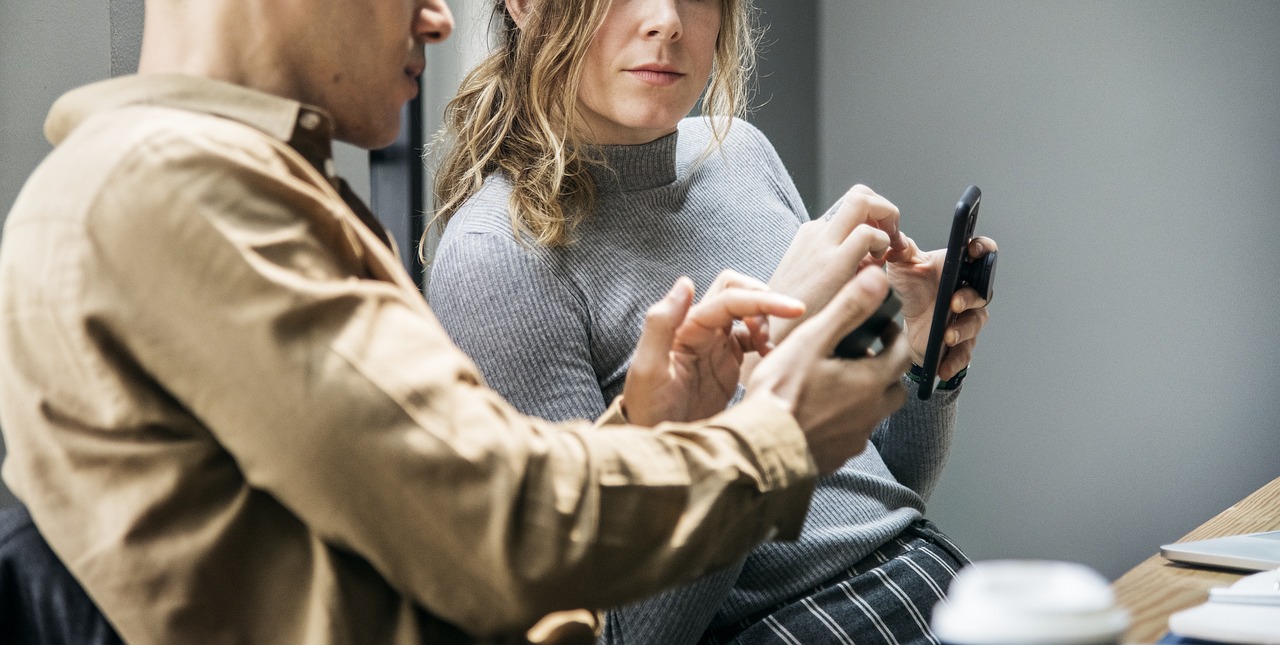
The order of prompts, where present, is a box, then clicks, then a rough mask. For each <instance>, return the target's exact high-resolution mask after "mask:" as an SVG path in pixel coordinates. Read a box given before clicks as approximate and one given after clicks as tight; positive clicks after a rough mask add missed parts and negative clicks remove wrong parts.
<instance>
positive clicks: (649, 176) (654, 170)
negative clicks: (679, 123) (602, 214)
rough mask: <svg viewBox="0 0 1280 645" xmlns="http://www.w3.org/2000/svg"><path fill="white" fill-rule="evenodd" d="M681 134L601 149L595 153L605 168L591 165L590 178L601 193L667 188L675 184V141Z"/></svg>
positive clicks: (601, 147)
mask: <svg viewBox="0 0 1280 645" xmlns="http://www.w3.org/2000/svg"><path fill="white" fill-rule="evenodd" d="M679 134H680V133H679V132H678V131H677V132H672V133H671V134H668V135H667V136H665V137H662V138H661V139H657V140H654V141H650V142H649V143H642V144H639V145H634V146H598V147H596V148H595V150H594V152H595V153H596V154H597V155H599V157H598V158H599V159H600V160H602V161H604V162H605V167H601V166H596V165H592V166H591V176H592V178H594V179H595V180H596V189H597V190H599V191H600V193H602V194H603V193H625V192H633V191H638V190H647V189H650V188H657V187H659V186H666V185H667V184H670V183H672V182H674V181H675V180H676V177H677V173H676V171H677V169H676V140H677V138H678V136H679Z"/></svg>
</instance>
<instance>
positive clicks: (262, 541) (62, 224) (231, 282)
mask: <svg viewBox="0 0 1280 645" xmlns="http://www.w3.org/2000/svg"><path fill="white" fill-rule="evenodd" d="M331 130H332V124H331V120H330V119H329V117H328V116H327V115H326V114H325V113H324V112H322V111H321V110H318V109H315V108H311V107H308V106H305V105H302V104H299V103H297V102H294V101H290V100H285V99H282V98H279V97H275V96H271V95H267V94H262V93H259V92H255V91H251V90H248V89H246V88H243V87H238V86H234V85H228V84H224V83H220V82H216V81H211V80H208V79H200V78H193V77H181V76H138V77H130V78H123V79H116V80H112V81H106V82H103V83H99V84H96V85H91V86H88V87H86V88H81V89H79V90H75V91H73V92H71V93H69V94H67V95H66V96H64V97H62V98H61V99H59V101H58V102H57V103H56V104H55V106H54V107H53V109H52V111H51V112H50V115H49V118H48V121H47V123H46V134H47V135H48V137H49V139H50V141H52V142H53V143H54V144H55V148H54V150H53V152H52V153H51V154H50V155H49V157H48V158H47V159H46V160H45V161H44V162H43V163H42V164H41V165H40V167H39V168H38V169H37V170H36V171H35V173H34V174H33V175H32V176H31V178H30V180H29V181H28V183H27V184H26V186H25V187H24V189H23V191H22V192H21V194H20V195H19V197H18V199H17V201H16V203H15V205H14V207H13V211H12V212H11V213H10V215H9V218H8V222H7V226H6V229H5V234H4V238H3V247H2V248H0V356H2V357H3V358H2V359H0V425H2V426H3V428H4V435H5V440H6V442H7V447H8V452H9V454H8V458H7V460H6V462H5V464H4V478H5V481H6V482H7V483H8V484H9V486H10V487H11V488H12V489H13V491H14V492H15V493H16V494H17V495H18V497H20V498H21V499H22V500H23V501H24V502H25V503H26V504H27V505H28V507H29V508H30V510H31V514H32V516H33V517H34V519H35V521H36V524H37V526H38V527H39V529H40V530H41V532H42V533H43V534H44V536H45V538H46V539H47V540H48V542H49V543H50V545H51V546H52V547H53V549H54V551H55V552H56V553H57V554H58V555H59V556H60V557H61V559H62V560H63V561H64V562H65V563H66V564H67V566H68V567H69V568H70V570H71V571H72V572H73V573H74V574H75V576H76V577H77V578H78V579H79V580H80V581H81V583H82V584H83V585H84V587H85V588H86V590H87V591H88V592H89V595H90V596H91V597H92V598H93V599H94V600H95V601H96V602H97V603H98V605H99V606H100V607H101V609H102V610H103V612H104V613H105V614H106V616H107V617H108V618H109V620H110V621H111V622H112V623H113V624H114V625H115V626H116V628H117V629H118V631H119V632H120V634H121V635H122V636H123V637H124V638H125V639H126V640H127V641H129V642H136V643H195V642H245V643H390V642H395V643H419V642H432V643H455V642H457V643H462V642H473V640H492V641H503V642H519V641H521V640H523V638H524V633H525V630H526V629H527V628H528V627H529V626H530V625H531V624H533V623H534V622H535V621H537V620H538V618H539V617H540V616H542V615H544V614H546V613H548V612H552V611H555V610H560V609H566V608H573V607H589V608H597V607H605V606H609V605H613V604H616V603H620V602H624V601H627V600H631V599H636V598H639V597H642V596H645V595H647V594H649V593H652V592H654V591H656V590H658V589H660V588H662V587H663V586H666V585H669V584H672V583H675V582H679V581H681V580H685V579H691V578H693V577H695V576H697V575H699V574H702V573H704V572H706V571H708V570H709V569H712V568H714V567H717V566H719V565H722V564H727V563H729V562H731V561H733V560H735V559H736V558H739V557H741V556H742V555H743V554H745V553H746V552H747V551H748V550H749V549H750V548H751V547H752V546H753V545H755V544H756V543H758V542H759V541H761V540H762V539H766V538H767V537H768V536H769V535H771V534H773V533H775V532H776V533H777V534H778V535H779V536H781V537H794V536H795V535H796V534H797V533H798V531H799V528H800V525H801V521H802V519H803V517H804V514H805V511H806V507H807V502H808V497H809V493H810V492H811V490H812V486H813V480H814V477H815V471H814V466H813V462H812V459H811V457H810V456H809V454H808V452H807V448H806V443H805V439H804V436H803V434H802V432H801V431H800V429H799V428H798V427H797V426H796V423H795V420H794V419H793V418H792V417H791V416H790V415H789V414H787V413H786V412H785V411H784V410H782V409H781V407H780V406H777V405H776V404H774V403H771V402H768V401H764V400H755V399H750V400H748V401H746V402H744V403H743V404H742V405H739V406H737V407H735V408H733V409H732V410H730V411H728V412H726V413H724V414H722V415H719V416H718V417H715V418H713V419H712V420H709V421H707V422H704V423H700V424H690V425H681V424H668V425H665V426H660V427H659V428H658V429H644V428H635V427H630V426H626V425H602V424H601V423H600V422H597V423H596V424H592V423H589V422H587V421H583V422H580V423H570V424H562V425H553V424H550V423H547V422H544V421H541V420H538V419H531V418H527V417H523V416H521V415H519V414H517V413H516V412H514V411H513V410H512V409H511V408H510V407H509V406H508V405H507V404H506V403H505V402H504V401H502V400H501V398H499V397H498V396H497V395H495V394H494V393H493V392H491V391H490V390H488V389H486V388H485V387H484V384H483V382H482V380H481V378H480V376H479V375H478V373H477V371H476V368H475V367H474V365H473V364H472V363H471V361H470V360H468V359H467V357H466V356H465V355H463V354H462V353H461V352H460V351H459V350H457V349H456V348H455V347H454V346H453V345H452V344H451V343H450V342H449V339H448V337H447V336H446V334H445V332H444V331H443V330H442V329H441V328H440V326H439V325H438V324H437V322H436V320H435V318H434V317H433V316H432V314H431V311H430V310H429V309H428V307H427V304H426V302H425V301H424V300H423V298H422V297H421V294H420V293H419V292H418V291H417V289H416V287H415V285H414V283H413V281H412V280H411V279H410V278H409V276H408V275H407V274H405V272H404V270H403V269H402V268H401V264H400V262H399V260H398V259H397V256H396V252H395V250H394V248H392V247H391V246H390V245H389V244H388V240H386V239H385V235H384V234H382V228H381V227H380V226H379V225H378V223H377V222H376V221H375V220H374V219H373V218H372V216H371V215H369V213H368V210H367V209H366V208H365V207H364V206H363V205H362V204H360V203H359V200H358V199H356V198H355V197H354V196H353V195H352V194H351V191H350V190H349V189H347V188H346V187H345V184H343V183H342V182H341V181H340V180H339V179H338V178H337V177H336V176H335V175H334V172H333V164H332V160H331V158H330V136H331V135H330V132H331ZM475 297H477V298H483V297H490V296H488V295H486V294H475ZM615 420H616V419H615Z"/></svg>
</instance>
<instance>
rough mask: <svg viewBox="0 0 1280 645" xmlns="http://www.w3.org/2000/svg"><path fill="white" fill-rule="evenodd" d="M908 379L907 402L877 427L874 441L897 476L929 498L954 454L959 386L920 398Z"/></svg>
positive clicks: (907, 485) (921, 496)
mask: <svg viewBox="0 0 1280 645" xmlns="http://www.w3.org/2000/svg"><path fill="white" fill-rule="evenodd" d="M905 380H906V383H907V403H906V405H904V406H902V408H901V409H899V410H898V411H897V412H895V413H894V414H893V415H892V416H890V417H889V419H887V420H886V421H885V422H884V423H883V424H881V426H880V427H879V428H877V429H876V432H875V434H873V435H872V436H871V443H872V444H874V445H875V447H876V449H877V450H879V451H880V458H881V459H883V460H884V464H885V466H886V467H887V468H888V469H889V472H891V473H893V476H894V479H897V480H898V482H899V483H901V484H902V485H903V486H906V487H908V488H910V489H911V490H914V491H915V492H916V493H917V494H918V495H920V498H921V499H923V500H925V501H928V499H929V496H930V495H931V494H932V493H933V489H934V487H936V486H937V484H938V479H939V478H940V477H941V476H942V469H943V467H945V466H946V463H947V458H948V456H950V454H951V438H952V436H953V435H954V433H955V427H956V399H958V398H959V395H960V390H959V389H955V390H946V391H938V392H934V394H933V396H932V397H930V398H929V400H927V401H921V400H920V398H919V397H918V396H916V391H917V388H918V387H919V386H918V385H916V384H915V383H914V382H912V381H911V380H910V379H905Z"/></svg>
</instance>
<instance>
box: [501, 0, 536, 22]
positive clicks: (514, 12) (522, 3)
mask: <svg viewBox="0 0 1280 645" xmlns="http://www.w3.org/2000/svg"><path fill="white" fill-rule="evenodd" d="M534 1H535V0H506V3H507V13H509V14H511V19H512V20H514V21H516V26H517V27H519V28H521V29H524V23H525V21H527V20H528V19H529V11H530V5H532V4H533V3H534Z"/></svg>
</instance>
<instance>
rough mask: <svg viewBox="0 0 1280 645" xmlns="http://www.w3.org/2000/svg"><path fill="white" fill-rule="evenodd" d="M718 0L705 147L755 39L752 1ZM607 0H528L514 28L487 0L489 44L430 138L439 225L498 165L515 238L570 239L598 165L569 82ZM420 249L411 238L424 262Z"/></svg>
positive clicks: (742, 100) (743, 81) (732, 100)
mask: <svg viewBox="0 0 1280 645" xmlns="http://www.w3.org/2000/svg"><path fill="white" fill-rule="evenodd" d="M720 1H721V12H720V34H719V37H718V38H717V40H716V52H715V58H714V60H713V64H712V70H711V76H710V79H709V81H708V83H707V89H706V91H705V93H704V94H703V97H702V114H703V116H705V117H707V118H709V119H711V122H712V132H713V134H714V139H715V141H714V142H713V145H715V144H717V143H718V142H720V141H723V139H724V136H725V135H726V134H727V132H728V129H729V124H730V123H731V122H732V118H731V117H735V116H741V115H742V114H743V113H744V112H745V111H746V107H747V101H748V86H749V81H750V79H751V78H752V76H753V71H754V67H755V58H756V42H757V31H756V28H755V20H754V18H755V9H754V7H753V6H752V0H720ZM610 2H611V0H534V1H533V2H531V3H530V7H531V11H530V13H529V15H528V16H527V17H526V20H525V25H524V28H523V29H521V28H518V27H517V26H516V23H515V20H514V19H513V18H512V17H511V15H510V13H509V12H508V11H507V8H506V3H505V2H504V0H493V3H494V24H495V25H496V26H497V30H498V33H497V39H498V40H497V43H496V46H495V49H494V51H493V52H492V53H491V54H490V55H489V57H488V58H486V59H485V60H484V61H483V62H482V63H481V64H480V65H479V66H478V67H476V69H474V70H472V72H471V73H470V74H468V75H467V77H466V78H465V79H464V80H463V82H462V85H461V86H460V88H459V90H458V95H457V96H456V97H454V99H453V100H452V101H450V102H449V105H448V107H447V108H446V109H445V117H444V120H445V125H444V128H443V131H442V132H441V134H440V136H439V137H438V138H437V142H436V146H437V147H438V148H443V149H444V151H445V152H444V154H443V156H442V157H441V161H440V165H439V168H438V169H437V171H436V179H435V204H436V212H435V217H434V220H433V223H434V224H437V225H440V226H443V225H444V224H446V223H447V222H448V221H449V219H450V218H451V217H453V215H454V214H455V213H456V212H457V210H458V208H459V207H461V206H462V204H463V202H465V201H466V200H467V199H468V198H469V197H471V196H472V195H474V194H475V193H476V191H478V190H480V187H481V185H483V183H484V179H485V177H487V176H488V175H490V174H491V173H494V172H502V173H503V174H505V175H506V176H507V178H508V179H509V180H510V181H511V184H512V192H511V199H510V207H509V210H510V213H511V226H512V230H513V231H514V232H515V233H516V237H517V239H520V240H521V241H522V242H523V241H525V240H528V241H531V242H533V243H534V244H537V245H541V246H564V245H567V244H571V243H572V240H573V232H574V229H575V227H576V226H577V225H578V224H579V223H580V222H581V221H582V220H583V218H585V217H586V216H587V214H589V213H590V212H591V210H592V208H593V207H594V206H595V200H596V186H595V182H594V180H593V179H592V177H591V174H590V172H588V170H589V167H590V165H592V164H595V163H599V162H598V160H596V159H594V158H593V157H592V154H591V150H590V147H589V146H588V145H587V144H586V143H585V142H584V141H582V140H581V139H580V138H579V137H578V136H577V135H575V130H576V128H575V125H576V123H575V120H576V119H577V116H576V111H577V110H576V108H577V97H578V85H579V80H580V78H581V75H582V67H583V62H584V59H585V58H586V52H587V49H588V47H589V46H590V45H591V41H592V38H593V36H594V35H595V33H596V30H597V29H599V27H600V24H601V23H602V22H603V21H604V17H605V14H606V13H607V12H608V10H609V6H610ZM721 117H723V118H721ZM424 241H425V236H424ZM424 248H425V247H424V245H423V244H421V243H420V244H419V253H420V254H422V255H424V259H425V253H424Z"/></svg>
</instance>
